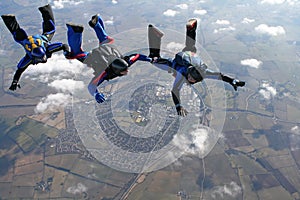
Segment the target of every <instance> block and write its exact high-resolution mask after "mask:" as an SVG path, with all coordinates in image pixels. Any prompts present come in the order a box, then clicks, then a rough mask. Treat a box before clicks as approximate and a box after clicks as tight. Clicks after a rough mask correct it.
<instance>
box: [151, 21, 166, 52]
mask: <svg viewBox="0 0 300 200" xmlns="http://www.w3.org/2000/svg"><path fill="white" fill-rule="evenodd" d="M163 35H164V33H163V32H162V31H160V30H159V29H158V28H157V27H155V26H153V25H152V24H149V25H148V43H149V57H150V58H155V57H157V58H159V57H160V48H161V38H162V37H163Z"/></svg>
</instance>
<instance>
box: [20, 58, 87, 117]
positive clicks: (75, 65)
mask: <svg viewBox="0 0 300 200" xmlns="http://www.w3.org/2000/svg"><path fill="white" fill-rule="evenodd" d="M90 70H91V69H90V68H88V67H87V66H86V65H84V64H82V63H81V62H79V61H77V60H67V59H66V58H65V57H64V56H63V55H62V54H53V55H52V57H51V58H50V59H48V61H47V63H40V64H37V65H31V66H29V68H28V69H27V70H26V71H25V72H24V74H25V75H26V76H25V78H29V79H31V80H33V81H37V82H42V83H48V86H49V87H53V88H55V89H56V90H57V92H58V93H56V94H49V95H47V96H46V97H44V98H42V99H41V100H40V102H39V103H38V104H37V106H36V108H35V111H36V112H37V113H41V112H45V111H47V110H53V109H55V108H56V107H62V106H65V105H67V104H68V103H70V99H71V96H70V93H71V94H73V93H74V92H75V91H76V90H80V89H83V88H84V83H83V82H82V81H75V80H73V79H74V77H76V76H77V75H81V74H88V73H89V72H90Z"/></svg>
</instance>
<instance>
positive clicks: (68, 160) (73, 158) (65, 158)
mask: <svg viewBox="0 0 300 200" xmlns="http://www.w3.org/2000/svg"><path fill="white" fill-rule="evenodd" d="M78 156H79V155H78V154H63V155H53V156H48V157H46V158H45V163H47V164H49V165H51V166H56V167H61V168H64V169H67V170H70V169H72V168H73V166H74V164H75V163H76V162H77V161H78Z"/></svg>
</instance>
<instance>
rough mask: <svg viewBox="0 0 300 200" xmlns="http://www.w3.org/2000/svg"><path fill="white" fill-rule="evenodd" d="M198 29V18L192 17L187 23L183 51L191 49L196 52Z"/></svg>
mask: <svg viewBox="0 0 300 200" xmlns="http://www.w3.org/2000/svg"><path fill="white" fill-rule="evenodd" d="M196 30H197V20H196V19H190V20H189V21H188V22H187V23H186V35H185V47H184V48H183V50H182V51H191V52H194V53H196V52H197V49H196V46H195V44H196Z"/></svg>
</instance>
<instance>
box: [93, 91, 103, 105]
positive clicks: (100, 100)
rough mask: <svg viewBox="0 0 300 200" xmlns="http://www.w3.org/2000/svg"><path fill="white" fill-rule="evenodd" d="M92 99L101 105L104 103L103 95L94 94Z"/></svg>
mask: <svg viewBox="0 0 300 200" xmlns="http://www.w3.org/2000/svg"><path fill="white" fill-rule="evenodd" d="M94 97H95V99H96V101H97V103H103V102H104V101H105V98H104V94H102V93H99V92H96V93H95V94H94Z"/></svg>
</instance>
